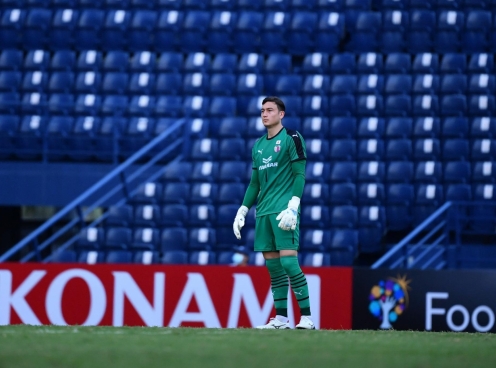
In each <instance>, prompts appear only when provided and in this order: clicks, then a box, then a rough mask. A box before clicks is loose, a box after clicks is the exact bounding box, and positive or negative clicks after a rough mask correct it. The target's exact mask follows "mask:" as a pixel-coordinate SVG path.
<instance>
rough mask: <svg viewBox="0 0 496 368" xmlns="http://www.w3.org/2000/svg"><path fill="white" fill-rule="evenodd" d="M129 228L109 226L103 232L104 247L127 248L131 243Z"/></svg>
mask: <svg viewBox="0 0 496 368" xmlns="http://www.w3.org/2000/svg"><path fill="white" fill-rule="evenodd" d="M131 239H132V236H131V229H128V228H124V227H111V228H108V229H107V230H106V232H105V241H104V243H103V246H104V247H105V248H106V249H112V248H117V249H127V248H128V247H129V245H130V244H131Z"/></svg>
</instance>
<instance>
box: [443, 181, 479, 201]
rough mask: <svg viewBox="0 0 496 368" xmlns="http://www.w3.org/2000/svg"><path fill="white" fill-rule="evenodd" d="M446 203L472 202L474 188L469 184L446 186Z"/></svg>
mask: <svg viewBox="0 0 496 368" xmlns="http://www.w3.org/2000/svg"><path fill="white" fill-rule="evenodd" d="M444 194H445V200H446V201H470V200H471V199H472V188H471V187H470V185H469V184H448V185H445V190H444Z"/></svg>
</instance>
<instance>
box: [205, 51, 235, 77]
mask: <svg viewBox="0 0 496 368" xmlns="http://www.w3.org/2000/svg"><path fill="white" fill-rule="evenodd" d="M237 67H238V56H237V55H236V54H231V53H228V52H219V53H216V54H215V55H214V58H213V60H212V69H211V70H212V72H214V73H234V72H236V69H237Z"/></svg>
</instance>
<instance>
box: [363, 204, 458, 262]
mask: <svg viewBox="0 0 496 368" xmlns="http://www.w3.org/2000/svg"><path fill="white" fill-rule="evenodd" d="M452 204H453V203H452V202H451V201H448V202H446V203H444V204H443V205H442V206H441V207H439V208H438V209H437V210H436V211H435V212H434V213H433V214H432V215H430V216H429V217H428V218H426V219H425V220H424V221H423V222H422V223H421V224H420V225H419V226H417V227H416V228H415V229H414V230H413V231H412V232H411V233H410V234H408V235H407V236H406V237H405V238H404V239H403V240H402V241H400V242H399V243H398V244H396V245H395V246H394V247H393V248H391V249H390V250H389V251H388V252H387V253H386V254H385V255H383V256H382V257H381V258H380V259H379V260H378V261H376V262H375V263H374V264H373V265H372V266H371V268H372V269H376V268H379V267H380V266H381V265H382V264H384V262H386V261H387V260H388V259H389V258H391V256H393V255H394V254H395V253H396V252H397V251H399V250H400V249H402V248H403V247H405V246H406V245H407V244H408V243H409V242H410V241H411V240H412V239H413V238H414V237H415V236H417V235H418V234H419V233H420V232H421V231H422V230H424V229H425V228H426V227H427V226H428V225H430V224H431V223H432V222H433V221H434V220H436V219H437V218H438V217H439V216H440V215H441V214H442V213H443V212H445V211H447V210H448V209H449V208H450V207H451V206H452Z"/></svg>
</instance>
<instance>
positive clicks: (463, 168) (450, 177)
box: [443, 161, 472, 184]
mask: <svg viewBox="0 0 496 368" xmlns="http://www.w3.org/2000/svg"><path fill="white" fill-rule="evenodd" d="M471 171H472V170H471V164H470V162H467V161H448V162H445V163H444V171H443V179H444V183H445V184H449V183H462V184H464V183H470V177H471V174H472V173H471Z"/></svg>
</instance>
